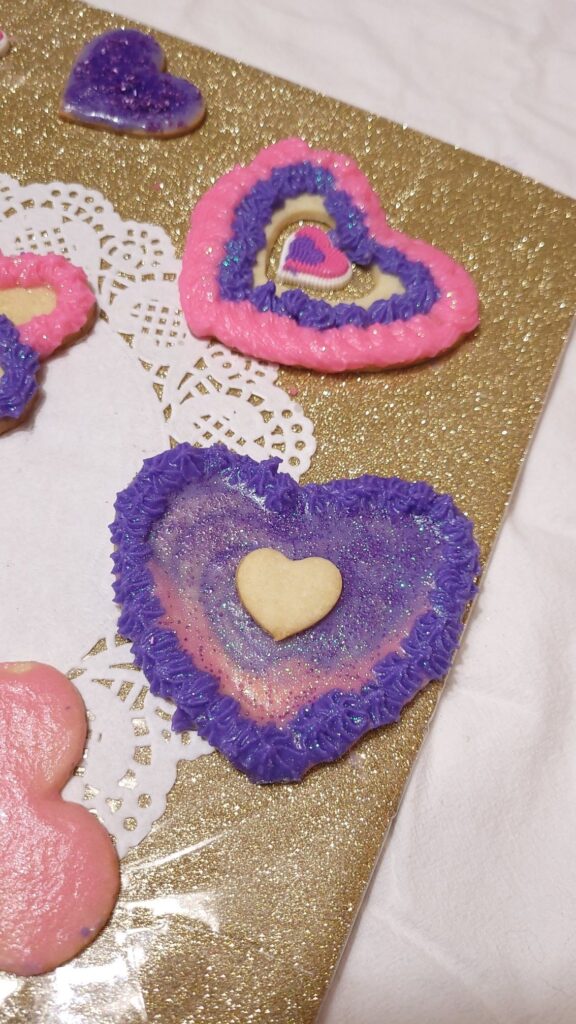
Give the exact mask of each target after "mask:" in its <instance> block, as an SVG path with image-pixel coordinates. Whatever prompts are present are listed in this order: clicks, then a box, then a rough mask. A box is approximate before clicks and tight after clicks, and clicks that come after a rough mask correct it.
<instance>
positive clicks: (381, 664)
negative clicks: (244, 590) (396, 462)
mask: <svg viewBox="0 0 576 1024" xmlns="http://www.w3.org/2000/svg"><path fill="white" fill-rule="evenodd" d="M111 531H112V539H113V542H114V544H115V553H114V556H113V558H114V566H115V577H116V579H115V584H114V587H115V594H116V599H117V601H118V603H119V604H120V605H121V608H122V613H121V616H120V620H119V629H120V631H121V633H122V634H123V635H124V636H126V637H128V638H129V639H130V640H132V642H133V648H132V649H133V651H134V654H135V656H136V660H137V662H138V664H139V665H141V667H142V668H143V670H144V672H145V674H146V676H147V678H148V680H149V681H150V685H151V687H152V691H153V693H157V694H160V695H162V696H163V697H168V698H171V699H172V700H173V701H174V702H175V703H176V705H177V711H176V713H175V715H174V720H173V727H174V728H175V729H176V730H181V729H187V728H190V727H191V726H193V727H195V728H196V729H197V730H198V732H199V733H200V735H201V736H203V737H205V738H206V739H207V740H208V741H209V742H210V743H211V744H212V745H213V746H215V747H217V748H218V749H219V750H220V751H222V753H223V754H225V755H226V757H228V758H229V759H230V761H232V763H233V764H234V765H235V766H236V767H237V768H239V769H240V770H241V771H243V772H245V773H246V774H247V775H248V776H249V777H250V778H251V779H252V780H253V781H255V782H284V781H292V780H297V779H300V778H301V777H302V776H303V775H304V773H305V772H307V771H308V770H309V769H310V768H311V767H312V766H313V765H315V764H318V763H320V762H323V761H333V760H335V759H336V758H338V757H340V756H341V755H342V754H343V753H344V752H345V751H346V750H348V748H349V747H351V746H352V744H354V743H355V742H356V741H357V740H358V739H359V738H360V737H361V736H363V735H364V734H365V733H366V732H368V731H369V730H371V729H375V728H377V727H378V726H381V725H385V724H387V723H390V722H394V721H396V720H397V719H398V717H399V715H400V712H401V710H402V708H403V707H404V705H405V704H406V703H407V702H408V701H410V700H411V699H412V698H413V697H414V696H415V695H416V693H418V691H419V690H420V689H421V688H422V687H423V686H425V685H426V683H428V682H429V681H430V680H432V679H440V678H441V677H442V676H443V675H444V674H445V673H446V671H447V669H448V667H449V665H450V661H451V658H452V655H453V653H454V651H455V649H456V647H457V645H458V641H459V637H460V633H461V630H462V622H461V620H462V615H463V613H464V611H465V609H466V607H467V605H468V602H469V601H470V599H471V597H472V596H473V594H474V592H475V582H474V581H475V577H476V575H477V573H478V567H479V564H478V548H477V545H476V543H475V541H474V538H473V534H472V525H471V523H470V521H469V520H468V519H467V518H466V517H465V516H464V515H463V514H462V513H461V512H460V511H459V510H458V509H457V508H456V506H455V505H454V502H453V501H452V499H451V498H450V497H449V496H448V495H445V494H438V493H436V492H435V491H434V490H433V489H432V488H431V487H429V486H428V485H427V484H425V483H408V482H406V481H404V480H399V479H396V478H391V479H385V478H382V477H375V476H363V477H359V478H358V479H355V480H336V481H333V482H332V483H329V484H324V485H317V484H308V485H307V486H305V487H300V486H298V484H296V483H295V481H294V480H292V478H291V477H290V476H288V475H287V474H286V473H279V472H278V460H276V459H270V460H268V461H266V462H262V463H257V462H254V461H253V460H252V459H250V458H248V457H246V456H239V455H235V454H233V453H232V452H229V451H228V450H227V449H226V448H224V447H223V446H220V445H216V446H214V447H212V448H206V449H199V448H193V447H192V446H191V445H189V444H181V445H178V446H177V447H175V448H174V449H171V450H170V451H167V452H164V453H162V454H161V455H158V456H156V457H154V458H152V459H148V460H147V461H146V462H145V463H144V466H143V468H142V470H141V471H140V473H139V474H138V476H137V477H136V478H135V480H134V481H133V482H132V483H131V484H130V485H129V486H128V487H127V488H126V490H125V491H123V492H121V493H120V494H119V495H118V498H117V501H116V518H115V521H114V523H113V525H112V527H111ZM261 548H273V549H274V550H275V551H278V552H280V553H281V554H283V555H284V556H285V557H287V558H289V559H291V560H295V559H297V560H300V559H305V558H309V557H310V556H319V557H321V558H324V559H328V560H329V561H331V562H332V563H333V564H334V565H336V566H337V567H338V569H339V570H340V573H341V577H342V594H341V597H340V599H339V600H338V601H337V603H336V604H335V606H334V607H333V608H332V611H330V612H329V613H328V614H327V615H326V617H325V618H323V619H322V620H321V621H319V622H317V623H316V624H315V625H313V626H311V627H310V628H307V629H304V630H303V631H302V632H299V633H297V634H296V635H293V636H290V637H289V638H288V639H285V640H282V641H280V642H278V641H276V640H274V639H273V638H272V637H271V636H269V635H268V634H267V633H266V632H265V631H264V630H263V629H262V628H261V627H260V626H259V625H258V624H257V623H256V621H255V620H254V619H253V618H252V617H251V616H250V614H249V613H248V611H246V609H245V607H244V605H243V604H242V602H241V600H240V598H239V595H238V591H237V589H236V584H235V580H236V573H237V570H238V566H239V563H240V562H241V560H242V559H243V558H244V557H245V556H246V555H247V554H249V553H250V552H252V551H254V550H256V549H261Z"/></svg>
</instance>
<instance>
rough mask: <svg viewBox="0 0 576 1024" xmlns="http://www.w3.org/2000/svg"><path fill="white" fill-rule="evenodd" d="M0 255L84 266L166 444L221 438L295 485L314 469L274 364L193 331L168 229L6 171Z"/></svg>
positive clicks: (305, 433)
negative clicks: (135, 365) (182, 303)
mask: <svg viewBox="0 0 576 1024" xmlns="http://www.w3.org/2000/svg"><path fill="white" fill-rule="evenodd" d="M0 249H1V250H2V251H3V252H4V253H6V254H11V253H15V252H22V251H32V252H58V253H60V254H61V255H63V256H66V257H68V258H69V259H70V260H72V262H73V263H77V264H78V265H79V266H81V267H83V268H84V270H85V271H86V273H87V275H88V277H89V279H90V282H91V284H92V286H93V287H94V289H95V291H96V292H97V295H98V301H99V305H100V309H101V310H102V311H103V312H104V314H105V315H106V318H107V320H108V323H109V325H110V326H111V327H112V329H113V330H114V331H116V332H117V333H118V334H120V335H122V336H123V339H124V342H125V343H127V344H129V346H130V348H131V350H132V351H133V353H134V357H135V359H138V360H139V362H140V365H141V366H142V368H143V371H144V372H146V373H147V374H148V375H149V379H150V386H151V391H152V398H153V399H154V401H155V402H156V403H157V404H158V413H159V415H160V416H161V417H162V421H163V423H164V424H165V434H166V447H168V445H169V444H170V443H171V442H172V441H174V440H176V441H190V442H191V443H198V444H202V445H204V446H206V445H209V444H215V443H216V442H217V441H221V442H223V443H225V444H226V445H227V446H228V447H229V448H232V449H233V450H235V451H238V452H240V453H243V454H245V455H250V456H252V458H255V459H262V458H265V457H266V456H269V455H276V456H278V457H279V458H281V459H282V461H283V462H284V463H285V465H284V469H285V470H286V471H287V472H289V473H291V475H292V476H293V477H295V478H296V479H298V478H299V477H300V475H301V474H302V473H304V472H305V471H306V470H307V469H308V467H309V465H310V460H311V457H312V455H313V454H314V449H315V441H314V434H313V426H312V423H311V422H310V420H309V419H308V418H307V417H306V416H304V413H303V411H302V409H301V408H300V406H299V405H298V404H297V403H296V402H295V401H294V400H293V398H291V397H290V396H289V395H288V394H287V393H286V392H285V391H283V390H282V389H281V388H280V387H278V386H277V384H276V378H277V375H278V368H277V366H275V365H272V364H260V363H257V362H255V361H254V360H251V359H247V358H246V357H244V356H241V355H239V354H237V353H234V352H231V351H229V350H228V349H226V348H224V347H223V346H221V345H219V344H216V343H209V342H206V341H199V340H197V339H196V338H194V337H193V336H192V335H191V334H190V332H189V331H188V329H187V327H186V325H185V323H184V320H183V317H182V314H181V312H180V307H179V297H178V287H177V279H178V274H179V269H180V264H179V262H178V260H177V259H176V256H175V252H174V247H173V245H172V242H171V241H170V239H169V238H168V235H167V234H166V232H165V231H164V230H163V229H162V228H160V227H158V226H156V225H153V224H140V223H137V222H136V221H123V220H122V219H121V218H120V217H119V216H118V214H117V213H116V211H115V210H114V208H113V206H112V205H111V204H110V203H109V202H108V200H107V199H105V198H104V196H102V195H101V193H99V192H96V191H93V190H91V189H86V188H84V187H83V186H82V185H67V184H64V183H62V182H51V183H48V184H33V185H19V183H18V182H17V181H15V180H14V179H13V178H10V177H8V176H7V175H0Z"/></svg>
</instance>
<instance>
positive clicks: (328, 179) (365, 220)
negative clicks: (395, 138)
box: [180, 139, 478, 373]
mask: <svg viewBox="0 0 576 1024" xmlns="http://www.w3.org/2000/svg"><path fill="white" fill-rule="evenodd" d="M302 220H305V221H310V220H312V221H315V222H319V223H322V224H325V225H326V226H327V227H329V228H330V229H331V239H332V241H333V244H334V246H335V247H336V248H337V249H339V250H340V251H341V252H342V254H343V255H344V256H345V257H346V258H347V260H349V262H350V263H351V264H353V265H354V266H356V267H358V268H364V269H365V270H367V271H369V275H372V278H373V286H372V287H368V289H367V291H366V294H365V295H363V297H362V298H361V299H356V300H354V301H348V302H331V301H326V300H324V299H322V298H318V297H314V296H309V295H307V294H306V292H305V291H304V290H303V289H302V288H288V289H283V290H282V291H280V290H279V289H278V288H277V287H276V284H275V282H274V280H271V279H269V268H268V262H267V258H268V256H269V254H270V250H271V246H272V245H273V244H274V242H275V240H276V239H277V238H278V237H279V234H280V233H281V231H282V230H284V229H285V228H286V227H288V226H289V224H290V223H291V222H292V223H293V222H296V221H302ZM180 296H181V301H182V309H183V311H184V314H185V316H186V319H187V321H188V324H189V326H190V328H191V330H192V331H193V332H194V333H195V334H196V335H198V336H199V337H210V336H214V337H216V338H218V339H219V340H220V341H222V342H224V343H225V344H227V345H230V346H231V347H233V348H236V349H239V350H240V351H241V352H244V353H246V354H247V355H250V356H255V357H256V358H261V359H270V360H273V361H274V362H279V363H284V364H287V365H295V366H306V367H309V368H310V369H313V370H319V371H322V372H329V373H336V372H338V371H341V370H352V369H368V368H377V367H389V366H401V365H406V364H410V363H414V362H418V361H420V360H423V359H429V358H431V357H433V356H437V355H439V354H440V353H441V352H444V351H446V349H449V348H450V347H451V346H453V345H455V344H456V342H457V341H459V340H460V339H461V338H462V337H463V336H464V335H465V334H467V333H469V332H470V331H472V330H474V328H475V327H476V326H477V324H478V296H477V292H476V288H475V286H474V283H473V281H472V279H471V278H470V276H469V275H468V273H467V272H466V271H465V270H464V268H463V267H462V266H460V265H459V264H458V263H456V262H455V261H454V260H453V259H452V258H451V257H450V256H448V255H447V254H446V253H444V252H442V251H441V250H440V249H436V248H435V247H434V246H432V245H429V244H428V243H427V242H423V241H420V240H418V239H415V238H410V237H409V236H408V235H404V234H402V233H401V232H400V231H395V230H394V229H393V228H391V227H390V226H389V225H388V222H387V220H386V216H385V214H384V212H383V210H382V209H381V207H380V202H379V199H378V197H377V196H376V194H375V193H374V191H373V189H372V187H371V185H370V183H369V182H368V180H367V179H366V178H365V176H364V175H363V174H362V172H361V171H360V169H359V168H358V167H357V165H356V164H355V163H354V161H353V160H352V159H351V158H350V157H349V156H345V155H340V154H337V153H332V152H329V151H324V150H314V149H311V148H310V147H309V146H308V145H307V144H306V142H304V141H303V140H302V139H285V140H283V141H282V142H278V143H276V144H275V145H273V146H270V147H268V148H267V149H263V150H261V151H260V153H258V155H257V156H256V158H255V159H254V160H253V161H252V163H250V164H249V165H248V166H247V167H236V168H234V169H233V170H232V171H230V172H229V173H228V174H225V175H224V176H223V177H222V178H220V179H219V180H218V181H217V182H216V184H215V185H214V186H213V187H212V188H210V189H209V190H208V192H206V193H205V194H204V196H202V198H201V199H200V201H199V202H198V204H197V205H196V208H195V210H194V211H193V213H192V218H191V224H190V231H189V233H188V238H187V241H186V247H185V251H184V258H183V264H182V272H181V275H180Z"/></svg>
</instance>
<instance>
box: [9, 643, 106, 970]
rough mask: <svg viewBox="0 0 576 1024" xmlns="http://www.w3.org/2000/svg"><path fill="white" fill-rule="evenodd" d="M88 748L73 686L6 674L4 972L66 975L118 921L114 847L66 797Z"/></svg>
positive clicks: (44, 670)
mask: <svg viewBox="0 0 576 1024" xmlns="http://www.w3.org/2000/svg"><path fill="white" fill-rule="evenodd" d="M85 741H86V714H85V710H84V704H83V703H82V700H81V698H80V695H79V694H78V692H77V690H76V689H75V688H74V686H73V685H72V683H70V682H69V680H68V679H67V678H66V676H63V675H62V674H61V673H60V672H57V671H56V669H53V668H50V667H49V666H48V665H38V664H33V663H30V662H27V663H14V664H0V821H1V823H2V826H1V828H0V908H1V910H2V912H1V914H0V970H4V971H13V972H14V973H15V974H22V975H31V974H43V973H44V972H46V971H50V970H52V969H53V968H54V967H58V966H59V965H60V964H62V963H65V962H66V961H67V960H69V959H70V958H71V957H73V956H75V955H76V954H77V953H79V952H80V951H81V950H82V949H83V948H84V947H85V946H87V945H88V944H89V943H90V942H92V940H93V939H94V938H95V937H96V935H97V934H98V932H99V931H101V929H102V928H103V926H104V925H105V924H106V921H107V920H108V918H109V917H110V914H111V913H112V910H113V907H114V904H115V902H116V899H117V896H118V889H119V885H120V874H119V866H118V858H117V856H116V852H115V850H114V847H113V845H112V841H111V840H110V837H109V836H108V834H107V832H106V830H105V829H104V828H103V827H102V825H100V823H99V822H98V821H97V820H96V818H94V816H93V815H92V814H90V813H89V812H88V811H87V810H85V808H83V807H80V806H79V805H78V804H73V803H68V802H67V801H64V800H62V798H61V796H60V791H61V789H62V787H63V786H64V784H65V782H66V781H67V780H68V779H69V777H70V776H71V774H72V772H73V771H74V768H75V767H76V765H77V764H78V762H79V760H80V758H81V757H82V752H83V750H84V744H85Z"/></svg>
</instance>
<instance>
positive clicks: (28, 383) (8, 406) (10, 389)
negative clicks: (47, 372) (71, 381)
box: [0, 316, 39, 434]
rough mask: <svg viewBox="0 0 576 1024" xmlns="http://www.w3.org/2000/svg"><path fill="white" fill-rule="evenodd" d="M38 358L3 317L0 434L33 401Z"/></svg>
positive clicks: (0, 318)
mask: <svg viewBox="0 0 576 1024" xmlns="http://www.w3.org/2000/svg"><path fill="white" fill-rule="evenodd" d="M38 363H39V360H38V356H37V354H36V352H35V351H34V349H32V348H30V346H29V345H23V344H22V343H21V341H20V335H19V334H18V331H17V329H16V327H15V326H14V324H13V323H12V321H11V320H9V319H8V317H6V316H0V434H2V433H3V432H4V431H5V430H8V429H9V428H10V427H14V426H16V424H17V423H19V422H20V420H21V419H22V417H23V416H24V414H25V412H26V411H27V409H28V408H29V406H30V403H31V402H32V400H33V399H34V397H35V395H36V393H37V391H38V384H37V382H36V373H37V371H38Z"/></svg>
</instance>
